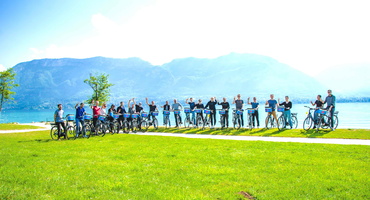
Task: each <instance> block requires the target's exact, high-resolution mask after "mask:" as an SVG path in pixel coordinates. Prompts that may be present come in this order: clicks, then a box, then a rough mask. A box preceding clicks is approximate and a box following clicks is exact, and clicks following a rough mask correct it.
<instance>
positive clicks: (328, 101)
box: [324, 90, 336, 131]
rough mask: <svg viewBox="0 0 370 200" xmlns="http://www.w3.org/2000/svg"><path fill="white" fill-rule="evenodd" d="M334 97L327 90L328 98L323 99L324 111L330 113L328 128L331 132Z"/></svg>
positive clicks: (332, 128)
mask: <svg viewBox="0 0 370 200" xmlns="http://www.w3.org/2000/svg"><path fill="white" fill-rule="evenodd" d="M335 100H336V98H335V96H334V95H333V93H332V91H331V90H328V96H327V97H326V98H325V101H324V104H325V103H326V109H327V110H328V111H329V112H330V126H331V130H332V131H334V121H333V116H334V112H335Z"/></svg>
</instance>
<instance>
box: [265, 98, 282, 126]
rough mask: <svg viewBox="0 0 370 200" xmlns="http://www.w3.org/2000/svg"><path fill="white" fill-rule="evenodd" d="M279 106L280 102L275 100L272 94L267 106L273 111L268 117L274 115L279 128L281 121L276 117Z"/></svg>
mask: <svg viewBox="0 0 370 200" xmlns="http://www.w3.org/2000/svg"><path fill="white" fill-rule="evenodd" d="M277 104H278V102H277V101H276V100H275V99H274V95H273V94H270V100H268V101H266V105H268V107H271V109H272V112H269V113H268V115H272V116H273V117H274V119H275V122H276V124H277V126H278V127H279V123H278V122H279V121H278V118H277V116H276V107H277ZM267 119H268V118H266V127H267V122H268V120H267Z"/></svg>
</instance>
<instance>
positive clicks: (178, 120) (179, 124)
mask: <svg viewBox="0 0 370 200" xmlns="http://www.w3.org/2000/svg"><path fill="white" fill-rule="evenodd" d="M176 119H177V127H178V128H180V127H181V121H180V116H179V115H177V116H176Z"/></svg>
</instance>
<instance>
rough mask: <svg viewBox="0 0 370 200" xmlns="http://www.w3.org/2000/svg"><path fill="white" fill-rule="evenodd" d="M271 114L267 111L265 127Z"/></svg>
mask: <svg viewBox="0 0 370 200" xmlns="http://www.w3.org/2000/svg"><path fill="white" fill-rule="evenodd" d="M270 115H272V113H271V112H268V113H267V117H266V120H265V125H266V128H267V123H268V119H269V116H270Z"/></svg>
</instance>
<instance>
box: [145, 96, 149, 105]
mask: <svg viewBox="0 0 370 200" xmlns="http://www.w3.org/2000/svg"><path fill="white" fill-rule="evenodd" d="M145 102H146V105H148V106H149V102H148V97H146V98H145Z"/></svg>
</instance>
